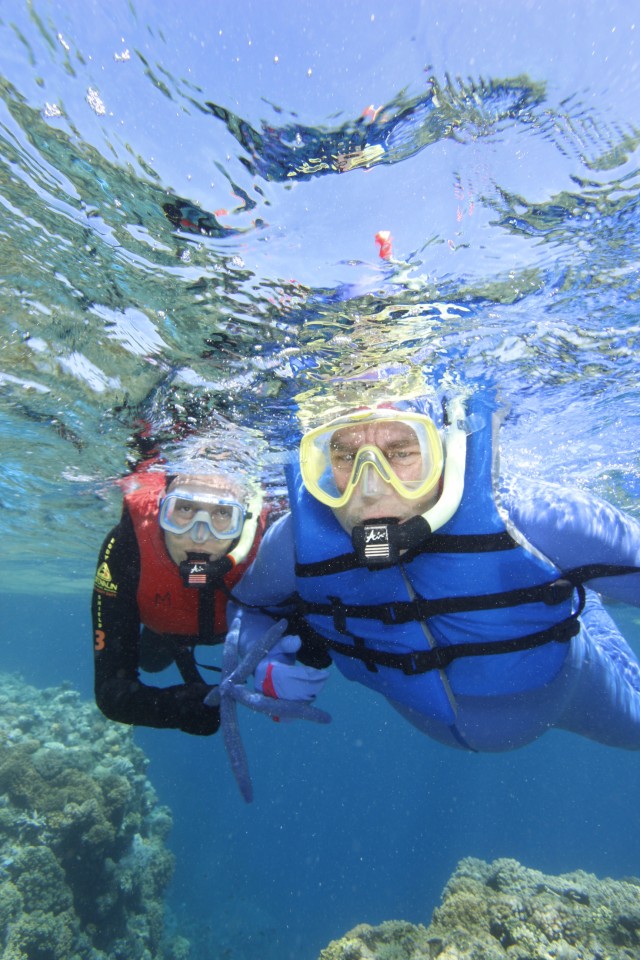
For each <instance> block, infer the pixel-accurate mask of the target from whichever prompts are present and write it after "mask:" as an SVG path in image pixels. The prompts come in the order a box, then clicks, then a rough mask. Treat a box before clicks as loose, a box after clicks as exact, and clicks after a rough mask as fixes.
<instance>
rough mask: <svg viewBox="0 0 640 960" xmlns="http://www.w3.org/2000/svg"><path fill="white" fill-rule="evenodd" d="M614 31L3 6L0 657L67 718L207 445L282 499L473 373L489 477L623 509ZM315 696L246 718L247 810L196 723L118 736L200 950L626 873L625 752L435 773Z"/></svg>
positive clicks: (208, 952)
mask: <svg viewBox="0 0 640 960" xmlns="http://www.w3.org/2000/svg"><path fill="white" fill-rule="evenodd" d="M639 32H640V18H639V17H638V11H637V9H636V5H635V4H629V3H626V2H623V0H601V2H596V0H584V2H582V3H580V4H575V3H573V2H571V0H560V2H558V0H539V2H536V0H522V2H520V3H516V4H514V3H512V2H507V0H486V2H485V3H483V2H478V3H474V4H469V3H468V2H465V0H407V2H406V3H400V2H398V3H388V2H383V0H370V2H364V0H354V2H352V3H349V4H347V3H341V2H340V3H334V4H328V5H324V6H323V7H319V6H318V5H317V4H311V3H310V2H303V3H294V2H293V0H284V2H281V3H275V2H270V0H269V2H258V0H255V2H253V0H246V2H244V3H242V4H236V5H230V4H222V3H211V2H210V0H194V2H193V3H192V4H190V5H189V8H188V9H187V8H185V7H184V6H183V5H179V4H174V3H168V2H162V3H154V2H151V0H114V2H113V3H110V4H109V5H107V4H106V3H102V2H101V0H96V2H93V3H91V4H89V5H87V4H85V3H81V2H79V0H70V2H68V3H65V4H64V5H60V4H58V3H57V2H55V0H33V2H29V3H28V2H26V0H24V2H23V0H12V2H11V3H9V4H5V6H4V7H2V9H0V49H1V50H2V54H1V62H0V241H1V249H2V257H1V276H0V542H1V543H2V551H1V552H0V577H1V583H2V587H1V590H0V630H1V640H2V647H1V661H0V667H1V669H2V670H6V671H9V672H19V673H21V674H22V675H23V676H24V677H25V679H26V680H27V681H28V682H30V683H32V684H34V685H35V686H36V687H43V686H49V685H55V684H58V683H61V682H63V681H65V682H67V681H71V682H72V683H73V684H74V686H76V687H77V688H78V689H79V690H80V691H81V693H82V694H83V696H85V697H87V698H91V697H92V664H91V646H90V644H91V634H92V631H91V627H90V623H89V612H88V607H89V596H90V590H91V582H92V577H93V571H94V565H95V558H96V555H97V552H98V549H99V546H100V543H101V541H102V539H103V537H104V535H105V534H106V532H107V531H108V530H109V529H110V527H111V526H112V525H113V524H114V523H115V521H116V520H117V517H118V514H119V509H120V495H119V490H118V488H117V487H116V485H115V483H114V481H115V479H117V478H119V477H121V476H122V475H123V474H125V473H126V472H127V470H129V469H131V467H132V466H133V465H134V464H135V463H137V462H138V461H139V460H140V459H142V458H144V457H145V456H148V455H150V453H154V452H156V453H159V454H160V455H161V456H164V457H166V458H167V459H169V460H170V459H171V458H172V457H175V456H182V455H184V454H185V453H186V454H188V453H190V452H193V451H194V450H198V449H199V448H200V446H201V445H202V444H203V443H206V444H208V445H209V447H212V448H213V449H224V450H225V451H226V452H228V453H229V454H230V455H231V456H233V457H234V458H235V460H236V461H237V462H238V464H239V465H240V467H242V468H244V469H247V470H255V469H256V464H258V465H259V471H260V476H261V478H262V479H263V480H264V481H265V484H266V486H267V489H268V491H269V493H270V494H271V495H272V496H273V497H274V498H277V496H278V495H279V493H280V492H281V488H282V473H281V464H282V461H283V460H284V459H285V458H286V457H287V456H289V455H290V454H291V452H292V451H293V449H294V448H295V443H296V438H297V436H298V435H299V433H300V430H301V428H302V426H304V424H305V423H306V422H308V421H309V419H310V418H312V417H313V416H314V415H317V414H319V413H321V412H322V411H323V410H325V409H327V408H328V407H330V406H331V404H332V403H334V402H338V401H339V402H341V403H344V402H345V401H349V402H359V401H360V399H361V398H362V396H367V397H379V396H380V395H384V394H385V393H389V392H391V393H395V394H397V393H400V392H403V391H405V390H412V391H415V389H416V388H419V387H420V385H422V384H423V383H424V382H425V380H426V381H427V382H429V383H431V382H433V381H435V382H437V383H439V382H442V381H443V379H444V380H445V382H453V383H454V384H460V385H462V386H465V385H474V384H476V383H477V382H478V381H486V380H489V381H490V382H491V383H493V384H495V385H497V387H498V388H499V392H500V395H501V397H502V399H503V400H504V402H505V404H506V405H507V406H509V407H510V411H511V412H510V415H509V417H508V419H507V421H506V422H505V425H504V427H503V430H502V434H501V441H502V444H501V445H502V459H503V465H504V469H505V471H507V472H509V473H512V474H518V473H526V474H529V475H534V476H542V477H553V478H554V479H557V480H559V481H561V482H571V483H577V484H578V485H579V486H581V487H582V488H584V489H587V490H589V491H591V492H592V493H594V494H598V495H601V496H604V497H606V498H607V499H609V500H611V501H613V502H615V503H616V504H617V505H618V506H620V507H621V508H623V509H625V510H627V511H629V512H630V513H632V514H633V515H635V516H636V517H638V516H640V507H639V501H638V491H639V490H640V461H639V457H638V450H639V448H640V443H639V440H640V412H639V411H640V387H639V383H640V377H639V376H638V363H637V345H638V329H639V326H638V309H637V303H638V298H639V295H640V290H639V283H638V277H639V273H638V260H639V255H640V229H639V226H638V225H639V224H640V219H639V217H638V209H639V206H640V164H639V162H638V161H639V159H640V156H639V150H638V144H639V143H640V72H639V71H638V69H637V64H638V42H639V40H638V36H639ZM176 211H178V214H177V215H176ZM172 218H173V219H172ZM194 224H195V226H194ZM380 231H389V232H390V233H391V235H392V258H391V259H390V260H386V259H383V258H381V257H380V256H379V245H378V244H377V243H376V239H375V238H376V234H378V233H379V232H380ZM612 613H613V615H614V616H615V617H616V619H617V620H618V622H619V623H620V625H621V627H622V629H623V631H624V633H625V636H626V637H627V638H628V639H629V641H630V643H631V644H632V645H633V646H634V648H635V649H636V651H640V621H639V619H638V615H637V612H636V611H632V610H630V609H627V608H624V607H622V606H616V607H614V608H612ZM322 706H323V707H324V708H325V709H327V710H329V711H330V712H331V713H332V715H333V723H332V724H331V725H330V726H329V727H326V728H321V729H316V728H315V727H314V728H311V727H309V726H306V725H302V724H290V725H282V724H280V725H276V724H274V723H271V722H268V721H266V720H265V719H264V718H260V717H254V716H245V715H243V716H241V723H242V729H243V733H244V737H245V741H246V744H247V748H248V752H249V759H250V763H251V768H252V775H253V779H254V784H255V795H256V798H255V801H254V803H253V805H251V806H250V807H247V806H245V805H244V804H243V802H242V800H241V798H240V797H239V795H238V792H237V788H236V785H235V783H234V782H233V780H232V777H231V774H230V772H229V769H228V765H227V761H226V757H225V756H224V753H223V747H222V743H221V740H220V738H218V737H216V738H212V739H211V740H206V741H201V740H199V739H197V738H191V737H187V736H184V735H180V734H177V733H173V732H171V731H152V730H137V731H136V733H135V737H136V741H137V742H138V743H139V744H140V745H141V746H143V748H144V749H145V751H146V752H147V754H148V756H149V758H150V761H151V763H150V767H149V775H150V777H151V779H152V781H153V784H154V786H155V788H156V790H157V792H158V794H159V796H160V797H161V799H162V800H163V802H166V803H167V804H169V805H170V807H171V809H172V811H173V815H174V823H175V825H174V830H173V833H172V835H171V838H170V842H171V846H172V848H173V850H174V851H175V853H176V855H177V867H176V873H175V878H174V881H173V884H172V888H171V892H170V898H169V902H170V906H171V910H172V913H173V916H174V921H172V922H174V923H175V925H176V927H177V928H178V929H180V930H181V931H184V932H186V935H187V936H188V937H189V938H190V939H191V940H192V942H193V944H194V951H193V955H194V956H198V957H202V958H214V957H215V958H218V957H220V956H225V957H228V958H229V960H248V958H254V957H260V960H289V958H294V957H295V958H296V960H315V957H316V956H317V953H318V951H319V950H320V948H321V947H322V946H324V945H325V944H326V943H327V942H328V941H329V940H330V939H331V938H333V937H337V936H340V935H341V934H343V933H344V932H345V931H346V930H347V929H348V928H349V927H350V926H352V925H354V924H356V923H359V922H364V921H366V922H370V923H377V922H380V921H382V920H384V919H390V918H404V919H407V920H411V921H415V922H425V923H426V922H428V920H429V918H430V914H431V910H432V909H433V907H434V905H435V904H436V903H437V902H438V899H439V896H440V893H441V891H442V887H443V885H444V883H445V882H446V880H447V878H448V876H449V875H450V873H451V871H452V870H453V869H454V867H455V864H456V863H457V861H458V860H459V859H460V858H461V857H464V856H477V857H483V858H492V857H497V856H508V857H515V858H517V859H519V860H521V861H522V862H523V863H525V864H526V865H528V866H532V867H536V868H539V869H541V870H544V871H550V872H560V871H568V870H572V869H578V868H581V869H585V870H590V871H593V872H595V873H598V874H601V875H602V874H609V875H611V876H614V877H621V876H625V875H629V874H634V875H638V874H639V873H640V826H639V820H638V817H637V797H638V795H639V791H638V787H639V783H638V780H639V778H640V772H639V767H638V760H637V757H636V756H635V755H634V754H627V753H625V752H623V751H615V750H611V749H606V748H604V747H600V746H598V745H594V744H590V743H588V742H586V741H582V740H580V739H579V738H577V737H572V736H570V735H568V734H564V733H560V732H552V733H550V734H548V735H546V736H545V737H544V738H543V739H542V740H541V741H540V742H538V743H536V744H533V745H531V746H530V747H527V748H526V749H524V750H521V751H518V752H516V753H514V754H512V755H504V756H500V755H498V756H467V755H466V754H463V753H460V754H458V753H457V752H455V751H451V750H447V749H445V748H444V747H441V746H439V745H438V744H435V743H432V742H430V741H429V740H427V739H426V738H424V737H422V736H421V735H419V734H418V733H417V732H416V731H414V730H413V729H411V728H410V727H409V726H408V725H407V724H406V723H405V722H403V721H402V720H401V718H400V717H399V716H398V715H396V714H395V713H394V712H393V711H391V709H390V708H388V707H387V706H386V704H384V703H381V702H378V701H377V700H375V698H373V697H372V696H371V695H370V694H368V693H367V691H365V690H364V689H361V688H358V687H354V686H352V685H350V684H348V683H347V682H346V681H345V680H344V679H342V678H340V677H339V676H338V675H335V676H333V677H332V678H331V682H330V684H329V685H328V688H327V693H326V695H324V696H323V703H322Z"/></svg>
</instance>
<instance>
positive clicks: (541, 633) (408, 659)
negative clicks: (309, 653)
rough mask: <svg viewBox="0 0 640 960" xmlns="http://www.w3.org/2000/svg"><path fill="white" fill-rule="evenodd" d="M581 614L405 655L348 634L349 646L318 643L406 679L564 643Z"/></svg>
mask: <svg viewBox="0 0 640 960" xmlns="http://www.w3.org/2000/svg"><path fill="white" fill-rule="evenodd" d="M580 589H581V590H582V589H583V588H580ZM581 612H582V606H581V607H580V609H579V610H578V611H576V612H575V613H572V614H571V616H570V617H567V618H566V620H562V621H561V622H560V623H556V624H554V625H553V626H551V627H547V628H546V629H545V630H538V631H537V632H536V633H529V634H527V635H526V636H524V637H513V638H511V639H509V640H493V641H491V642H490V643H487V642H483V641H479V642H473V641H471V642H468V643H456V644H452V645H451V646H447V647H432V648H431V649H429V650H411V651H409V652H408V653H387V652H385V651H382V650H372V649H370V648H369V647H366V646H365V645H364V640H363V639H362V638H361V637H356V636H355V635H354V634H349V636H350V637H351V639H352V640H353V641H354V645H353V646H352V645H351V644H348V643H341V642H340V641H338V640H330V639H328V638H327V637H322V641H323V642H324V644H325V645H326V646H327V647H329V649H330V650H335V652H336V653H341V654H342V655H343V656H345V657H352V658H354V659H356V660H362V662H363V663H364V664H365V666H366V667H367V669H368V670H370V671H371V672H372V673H377V670H378V667H392V668H394V669H396V670H402V672H403V673H404V674H406V675H407V676H415V675H417V674H421V673H428V672H429V671H430V670H444V669H445V667H448V666H450V665H451V664H452V663H453V661H454V660H459V659H460V658H461V657H486V656H494V655H496V654H501V653H518V652H519V651H521V650H531V649H533V648H534V647H541V646H543V645H544V644H546V643H551V642H552V641H554V642H556V643H566V642H567V641H569V640H570V639H571V637H575V635H576V634H577V633H578V632H579V631H580V623H579V620H578V617H579V616H580V613H581Z"/></svg>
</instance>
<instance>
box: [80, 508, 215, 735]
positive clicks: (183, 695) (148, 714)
mask: <svg viewBox="0 0 640 960" xmlns="http://www.w3.org/2000/svg"><path fill="white" fill-rule="evenodd" d="M139 579H140V551H139V548H138V542H137V540H136V536H135V533H134V530H133V523H132V521H131V518H130V516H129V515H128V514H127V513H126V512H125V513H124V514H123V516H122V519H121V521H120V523H119V524H118V526H117V527H115V528H114V529H113V530H112V531H111V533H110V534H109V535H108V537H107V538H106V540H105V542H104V544H103V545H102V549H101V551H100V555H99V558H98V568H97V572H96V579H95V584H94V589H93V597H92V603H91V612H92V620H93V629H94V677H95V698H96V703H97V704H98V707H99V708H100V710H101V711H102V712H103V713H104V714H105V716H107V717H109V719H110V720H117V721H119V722H120V723H130V724H140V725H142V726H147V727H172V728H175V729H179V730H183V731H184V732H185V733H193V734H200V735H208V734H211V733H215V732H216V730H217V729H218V727H219V725H220V712H219V710H218V708H214V707H207V706H205V705H204V703H203V700H204V698H205V697H206V695H207V693H208V692H209V691H210V690H211V689H212V687H211V686H210V685H208V684H205V683H189V684H185V683H182V684H177V685H175V686H171V687H164V688H161V687H152V686H147V685H146V684H144V683H142V681H141V680H140V675H139V666H140V659H139V658H140V617H139V612H138V603H137V599H136V594H137V589H138V582H139Z"/></svg>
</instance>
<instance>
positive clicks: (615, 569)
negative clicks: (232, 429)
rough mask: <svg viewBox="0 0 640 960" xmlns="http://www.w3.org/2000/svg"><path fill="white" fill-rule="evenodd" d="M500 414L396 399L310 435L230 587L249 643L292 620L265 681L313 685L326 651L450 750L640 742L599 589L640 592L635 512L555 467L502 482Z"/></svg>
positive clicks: (634, 681)
mask: <svg viewBox="0 0 640 960" xmlns="http://www.w3.org/2000/svg"><path fill="white" fill-rule="evenodd" d="M497 419H498V418H497V415H496V414H495V413H494V411H493V409H492V404H491V403H490V402H489V401H486V400H485V399H483V398H482V397H475V398H472V400H471V401H470V403H469V404H467V405H466V406H464V405H463V403H462V401H461V400H459V399H455V400H453V401H451V402H449V403H447V404H444V405H443V413H441V412H440V411H436V409H435V408H434V407H433V405H432V404H430V402H429V401H427V400H426V398H425V399H423V400H414V401H412V400H402V401H398V402H393V401H390V402H388V403H383V404H379V405H378V406H375V407H365V408H360V409H355V410H351V411H349V412H347V413H346V414H345V415H343V416H340V417H338V418H337V419H334V420H332V421H331V422H330V423H327V424H325V425H323V426H320V427H318V428H316V429H314V430H311V431H310V432H309V433H307V434H306V435H305V436H304V437H303V439H302V441H301V445H300V457H299V465H297V466H296V467H294V468H291V469H290V470H289V475H288V484H289V497H290V507H291V512H290V513H289V514H287V515H286V516H284V517H282V518H281V519H280V520H278V521H277V522H276V523H274V524H273V526H272V527H271V528H270V530H269V531H268V533H267V534H266V536H265V538H264V540H263V541H262V544H261V546H260V549H259V551H258V555H257V558H256V560H255V562H254V563H253V565H252V567H251V568H250V569H249V571H248V572H247V573H246V574H245V577H244V578H243V581H242V583H241V584H240V586H239V587H238V588H237V590H236V591H235V593H234V599H235V598H236V597H237V598H238V599H239V600H240V601H241V606H239V607H234V609H235V611H236V619H235V621H234V627H235V633H236V634H237V636H238V637H239V649H240V653H241V654H242V655H244V654H246V652H247V651H248V650H250V649H251V647H252V646H253V644H254V643H256V642H257V641H258V640H259V639H260V638H261V637H262V636H264V632H265V630H267V629H271V630H272V631H281V632H284V630H285V622H284V621H279V622H278V623H277V624H276V625H275V626H274V619H275V618H281V617H286V618H287V619H288V623H289V627H288V628H287V629H288V631H290V632H289V633H287V634H286V635H284V636H282V639H281V640H280V641H279V643H278V644H277V646H276V647H274V648H273V650H272V651H271V653H270V655H269V656H268V657H267V658H266V659H265V660H263V661H261V663H260V664H259V666H258V668H257V669H256V671H255V676H254V684H255V687H256V689H257V690H259V691H260V692H262V693H265V694H267V695H270V696H273V697H279V698H282V699H287V700H300V701H312V700H314V699H315V698H316V696H317V695H318V693H319V692H320V691H321V689H322V687H323V685H324V683H325V681H326V678H327V674H328V671H327V669H326V667H327V666H328V665H329V664H330V663H331V662H334V663H335V664H336V666H337V667H338V669H339V671H340V672H341V673H342V674H343V675H344V676H345V677H347V678H348V679H350V680H355V681H357V682H358V683H361V684H364V685H365V686H367V687H370V688H371V689H372V690H374V691H376V692H377V693H380V694H382V695H383V696H384V697H386V698H387V700H388V702H389V703H390V704H391V705H392V706H393V707H394V708H395V709H396V710H398V711H399V712H400V713H401V714H402V715H403V716H404V717H405V718H406V719H407V720H409V721H410V722H411V723H412V724H414V725H415V726H416V727H418V728H419V729H420V730H422V731H423V732H425V733H426V734H428V735H429V736H431V737H433V738H434V739H436V740H439V741H440V742H442V743H444V744H447V745H449V746H452V747H459V748H462V749H469V750H474V751H501V750H510V749H514V748H516V747H520V746H522V745H524V744H526V743H528V742H530V741H532V740H534V739H536V738H537V737H539V736H540V735H541V734H543V733H544V732H545V731H546V730H548V729H549V728H552V727H561V728H563V729H566V730H572V731H574V732H576V733H580V734H582V735H584V736H586V737H590V738H592V739H594V740H598V741H600V742H602V743H607V744H610V745H614V746H619V747H624V748H628V749H640V665H639V664H638V661H637V660H636V657H635V656H634V654H633V652H632V651H631V649H630V648H629V646H628V645H627V643H626V642H625V640H624V639H623V637H622V636H621V635H620V633H619V631H618V629H617V627H616V626H615V624H614V623H613V621H612V620H611V618H610V617H609V615H608V614H607V613H606V612H605V610H604V609H603V607H602V603H601V601H600V597H599V593H603V594H606V595H607V596H609V597H611V598H613V599H614V600H621V601H624V602H626V603H632V604H640V524H638V523H637V522H636V521H635V520H633V519H632V518H630V517H629V516H626V515H625V514H623V513H622V512H621V511H619V510H617V509H616V508H615V507H613V506H611V505H610V504H608V503H606V502H604V501H601V500H598V499H596V498H593V497H591V496H589V495H587V494H586V493H584V492H581V491H576V490H573V491H570V490H567V489H563V488H560V487H557V486H553V485H549V484H545V483H543V482H537V481H533V480H526V481H525V480H518V481H517V483H511V484H510V485H503V487H502V489H501V490H500V492H499V493H498V490H497V489H496V488H495V485H494V484H495V479H496V477H497V463H496V458H497V455H496V448H497V443H496V437H495V432H496V426H495V425H496V424H497ZM267 610H268V611H269V614H270V615H271V618H270V617H269V616H267V615H266V611H267ZM296 618H297V621H296ZM292 622H294V623H296V627H295V634H296V635H293V634H294V631H293V629H292V627H291V623H292ZM274 635H275V634H274Z"/></svg>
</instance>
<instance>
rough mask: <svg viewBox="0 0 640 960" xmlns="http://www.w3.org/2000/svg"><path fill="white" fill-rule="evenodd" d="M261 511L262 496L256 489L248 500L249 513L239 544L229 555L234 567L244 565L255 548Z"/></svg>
mask: <svg viewBox="0 0 640 960" xmlns="http://www.w3.org/2000/svg"><path fill="white" fill-rule="evenodd" d="M261 511H262V494H261V493H260V491H259V490H256V489H255V488H254V489H252V490H251V493H250V496H249V499H248V503H247V512H246V514H245V521H244V525H243V527H242V533H241V534H240V536H239V538H238V542H237V544H236V545H235V547H234V548H233V550H231V551H230V552H229V553H228V554H227V558H228V559H229V560H230V561H231V564H232V567H235V566H237V565H238V564H239V563H242V561H243V560H246V559H247V556H248V555H249V551H250V550H251V547H252V546H253V541H254V540H255V537H256V530H257V528H258V522H259V520H260V513H261Z"/></svg>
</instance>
